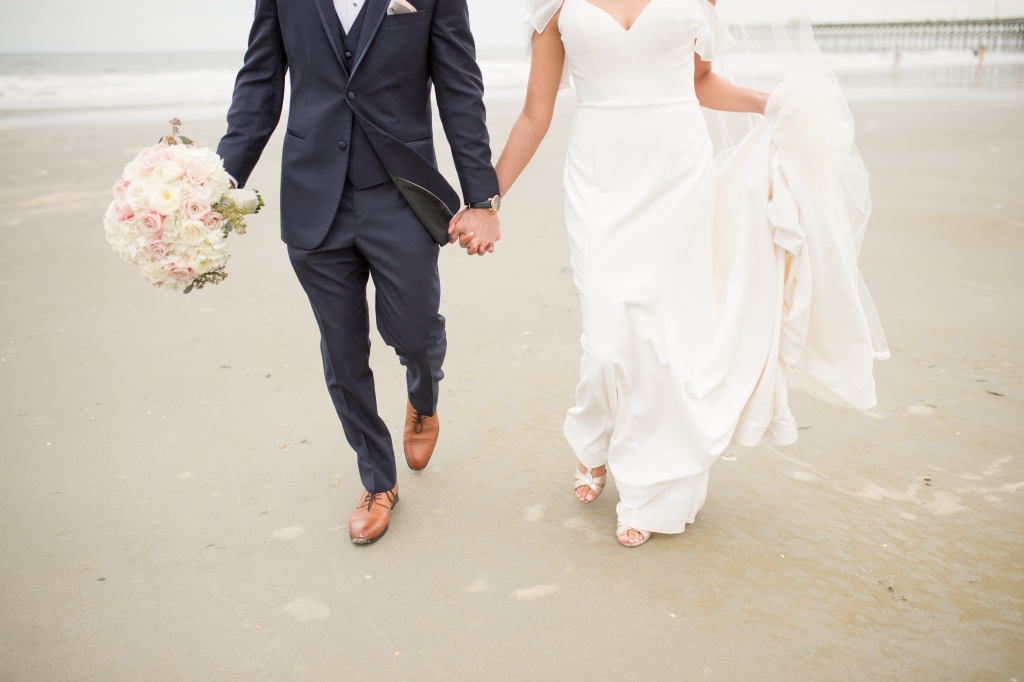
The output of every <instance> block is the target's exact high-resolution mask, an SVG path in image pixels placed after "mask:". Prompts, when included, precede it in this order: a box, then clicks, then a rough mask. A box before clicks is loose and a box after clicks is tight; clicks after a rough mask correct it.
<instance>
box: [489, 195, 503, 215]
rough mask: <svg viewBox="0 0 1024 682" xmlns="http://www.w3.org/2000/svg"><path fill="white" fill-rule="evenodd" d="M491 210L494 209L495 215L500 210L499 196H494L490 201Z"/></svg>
mask: <svg viewBox="0 0 1024 682" xmlns="http://www.w3.org/2000/svg"><path fill="white" fill-rule="evenodd" d="M491 208H493V209H494V212H495V213H497V212H498V211H500V210H501V196H500V195H497V194H495V195H494V198H493V199H491Z"/></svg>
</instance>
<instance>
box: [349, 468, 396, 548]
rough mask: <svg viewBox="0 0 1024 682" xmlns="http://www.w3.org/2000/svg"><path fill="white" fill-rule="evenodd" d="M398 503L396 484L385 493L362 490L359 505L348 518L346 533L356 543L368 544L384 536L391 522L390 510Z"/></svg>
mask: <svg viewBox="0 0 1024 682" xmlns="http://www.w3.org/2000/svg"><path fill="white" fill-rule="evenodd" d="M396 504H398V484H397V483H396V484H395V487H394V488H393V489H391V490H389V491H387V492H385V493H371V492H368V491H366V490H364V491H363V495H362V497H360V498H359V506H358V507H356V510H355V511H354V512H352V516H350V517H349V519H348V535H349V537H350V538H352V542H354V543H356V544H357V545H368V544H370V543H371V542H376V541H377V540H380V539H381V538H382V537H384V533H387V532H388V525H389V524H390V523H391V510H392V509H394V508H395V505H396Z"/></svg>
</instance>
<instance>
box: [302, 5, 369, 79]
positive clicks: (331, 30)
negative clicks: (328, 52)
mask: <svg viewBox="0 0 1024 682" xmlns="http://www.w3.org/2000/svg"><path fill="white" fill-rule="evenodd" d="M313 3H314V4H316V11H317V14H319V15H320V23H322V24H323V25H324V30H325V31H327V40H329V41H331V48H332V49H333V50H334V56H335V57H337V58H338V63H339V64H341V70H342V71H344V72H345V75H346V76H347V75H348V68H346V66H345V59H344V57H342V55H341V21H340V20H339V19H338V12H337V10H335V9H334V3H333V2H330V0H313ZM324 3H328V5H329V6H328V10H329V12H330V14H327V13H325V12H324V8H323V5H324ZM384 9H385V11H387V6H385V8H384Z"/></svg>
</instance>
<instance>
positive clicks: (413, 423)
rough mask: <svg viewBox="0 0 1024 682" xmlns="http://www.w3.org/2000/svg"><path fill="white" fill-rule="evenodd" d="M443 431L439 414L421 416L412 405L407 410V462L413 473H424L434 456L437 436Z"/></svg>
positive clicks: (407, 406)
mask: <svg viewBox="0 0 1024 682" xmlns="http://www.w3.org/2000/svg"><path fill="white" fill-rule="evenodd" d="M440 431H441V422H440V420H438V418H437V412H435V413H434V416H433V417H428V416H426V415H425V414H420V413H419V412H417V411H416V408H414V407H413V406H412V403H409V404H408V405H406V408H405V439H404V442H405V461H406V463H407V464H408V465H409V468H410V469H412V470H413V471H423V470H424V469H426V468H427V463H429V462H430V456H431V455H432V454H434V445H436V444H437V434H438V433H439V432H440Z"/></svg>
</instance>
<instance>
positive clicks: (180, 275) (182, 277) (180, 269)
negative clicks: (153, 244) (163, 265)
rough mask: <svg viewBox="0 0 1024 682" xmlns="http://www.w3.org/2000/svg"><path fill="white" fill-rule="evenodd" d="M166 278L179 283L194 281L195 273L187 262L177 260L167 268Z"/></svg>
mask: <svg viewBox="0 0 1024 682" xmlns="http://www.w3.org/2000/svg"><path fill="white" fill-rule="evenodd" d="M167 276H168V277H170V278H171V279H174V280H177V281H179V282H187V281H188V280H190V279H195V277H196V271H195V270H193V269H192V266H191V265H189V264H188V262H187V261H183V260H179V261H175V262H173V263H171V264H170V265H168V266H167Z"/></svg>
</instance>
